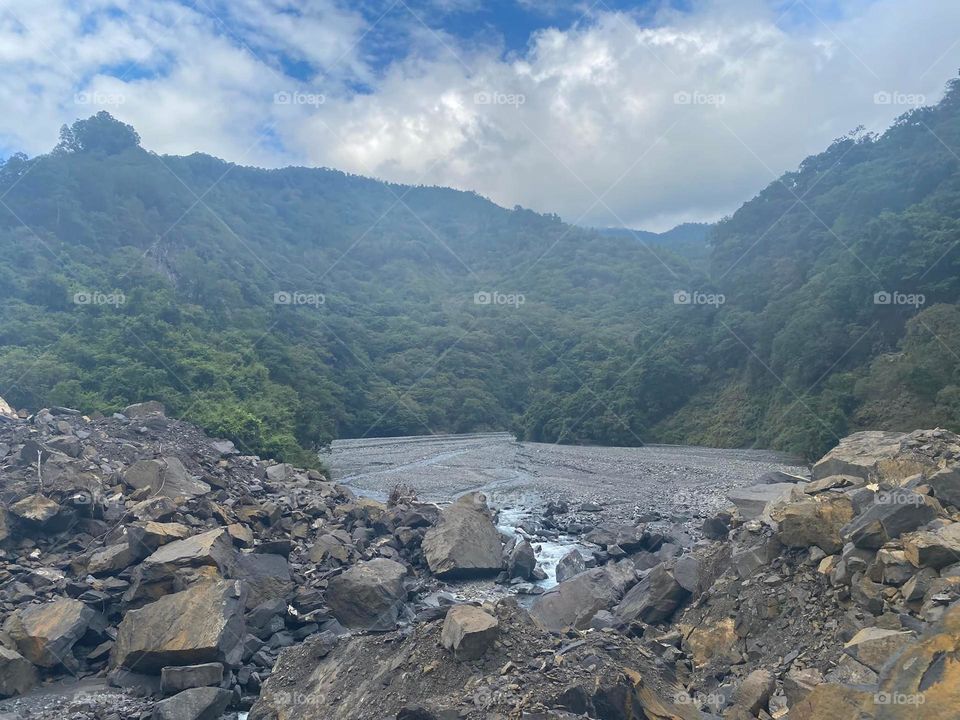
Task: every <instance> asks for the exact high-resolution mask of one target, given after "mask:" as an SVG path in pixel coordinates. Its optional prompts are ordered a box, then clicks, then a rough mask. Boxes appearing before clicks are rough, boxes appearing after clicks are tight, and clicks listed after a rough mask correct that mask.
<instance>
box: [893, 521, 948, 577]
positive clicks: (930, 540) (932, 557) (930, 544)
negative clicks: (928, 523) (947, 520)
mask: <svg viewBox="0 0 960 720" xmlns="http://www.w3.org/2000/svg"><path fill="white" fill-rule="evenodd" d="M902 541H903V552H904V554H905V555H906V556H907V559H908V560H909V561H910V562H911V564H913V566H914V567H918V568H921V567H928V568H933V569H934V570H939V569H940V568H944V567H946V566H947V565H952V564H953V563H955V562H960V523H951V524H950V525H945V526H943V527H939V528H937V529H935V530H918V531H917V532H912V533H908V534H907V535H904V536H903V538H902Z"/></svg>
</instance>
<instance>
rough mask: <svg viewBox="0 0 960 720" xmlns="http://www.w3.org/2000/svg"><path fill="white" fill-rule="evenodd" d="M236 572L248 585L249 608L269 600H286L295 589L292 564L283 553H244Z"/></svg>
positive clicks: (238, 562)
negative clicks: (291, 570)
mask: <svg viewBox="0 0 960 720" xmlns="http://www.w3.org/2000/svg"><path fill="white" fill-rule="evenodd" d="M234 572H235V574H236V576H237V577H241V578H243V580H244V582H245V583H246V585H247V609H248V610H251V609H253V608H255V607H256V606H257V605H259V604H261V603H264V602H267V601H268V600H286V599H287V598H288V597H289V596H290V595H291V594H292V593H293V590H294V584H293V578H291V577H290V564H289V563H288V562H287V559H286V558H285V557H284V556H283V555H271V554H269V553H246V554H242V555H240V558H239V560H238V561H237V569H236V570H235V571H234Z"/></svg>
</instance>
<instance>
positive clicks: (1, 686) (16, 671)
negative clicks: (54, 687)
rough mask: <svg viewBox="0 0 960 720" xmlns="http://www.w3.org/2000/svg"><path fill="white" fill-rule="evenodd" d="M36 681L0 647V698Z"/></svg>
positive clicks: (32, 671) (23, 662)
mask: <svg viewBox="0 0 960 720" xmlns="http://www.w3.org/2000/svg"><path fill="white" fill-rule="evenodd" d="M0 402H2V398H0ZM0 409H2V408H0ZM38 679H39V678H38V676H37V669H36V668H35V667H34V666H33V663H31V662H30V661H29V660H27V659H26V658H25V657H23V655H21V654H20V653H18V652H16V651H15V650H9V649H7V648H5V647H3V645H0V698H3V697H10V696H12V695H23V694H24V693H25V692H27V690H29V689H30V688H32V687H33V686H34V685H36V684H37V681H38Z"/></svg>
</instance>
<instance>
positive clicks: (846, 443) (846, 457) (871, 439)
mask: <svg viewBox="0 0 960 720" xmlns="http://www.w3.org/2000/svg"><path fill="white" fill-rule="evenodd" d="M905 437H906V435H905V434H904V433H900V432H888V431H883V430H868V431H865V432H858V433H854V434H853V435H849V436H847V437H845V438H843V439H842V440H841V441H840V442H839V443H838V444H837V446H836V447H835V448H833V449H832V450H831V451H830V452H828V453H827V454H826V455H824V456H823V457H822V458H821V459H820V460H819V461H817V462H816V463H814V465H813V470H812V475H813V479H814V480H820V479H822V478H825V477H829V476H831V475H853V476H855V477H859V478H863V479H864V480H867V481H871V482H873V481H877V480H885V479H902V478H906V477H910V476H911V475H915V474H917V473H918V472H922V471H923V470H924V469H929V466H930V464H929V462H926V463H924V462H923V461H922V460H919V459H916V458H914V457H913V456H912V455H910V454H908V453H903V452H901V441H902V440H903V439H904V438H905Z"/></svg>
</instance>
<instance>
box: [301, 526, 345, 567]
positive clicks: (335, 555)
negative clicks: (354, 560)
mask: <svg viewBox="0 0 960 720" xmlns="http://www.w3.org/2000/svg"><path fill="white" fill-rule="evenodd" d="M351 554H352V547H351V546H350V545H348V544H347V543H346V542H345V541H344V540H341V539H340V538H338V537H336V536H335V535H331V534H330V533H325V534H323V535H321V536H320V537H318V538H317V540H316V542H315V543H314V544H313V545H312V546H311V547H310V550H309V551H308V552H307V557H309V558H310V562H314V563H317V564H318V565H320V564H323V563H324V562H326V561H327V559H329V558H332V559H333V560H336V561H337V563H339V564H341V565H345V564H346V563H348V562H349V561H350V556H351Z"/></svg>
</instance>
